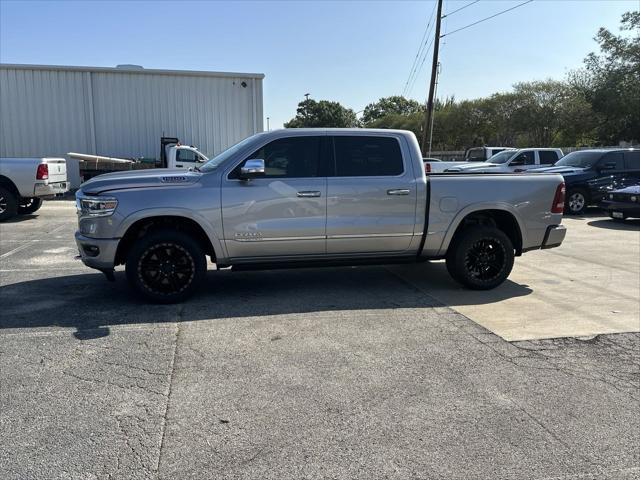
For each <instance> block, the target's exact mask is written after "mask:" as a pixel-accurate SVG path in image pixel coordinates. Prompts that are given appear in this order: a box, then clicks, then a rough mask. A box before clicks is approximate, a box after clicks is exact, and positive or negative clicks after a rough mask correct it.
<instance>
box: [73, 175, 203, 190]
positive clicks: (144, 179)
mask: <svg viewBox="0 0 640 480" xmlns="http://www.w3.org/2000/svg"><path fill="white" fill-rule="evenodd" d="M201 175H202V174H201V173H198V172H189V171H185V170H181V169H166V168H153V169H148V170H136V171H128V172H114V173H105V174H103V175H98V176H97V177H95V178H92V179H91V180H89V181H87V182H85V183H83V184H82V185H80V189H81V190H82V191H83V192H84V193H86V194H89V195H98V194H100V193H104V192H109V191H112V190H124V189H129V188H150V187H167V186H174V185H188V184H191V183H195V182H196V181H197V180H198V179H199V178H200V176H201Z"/></svg>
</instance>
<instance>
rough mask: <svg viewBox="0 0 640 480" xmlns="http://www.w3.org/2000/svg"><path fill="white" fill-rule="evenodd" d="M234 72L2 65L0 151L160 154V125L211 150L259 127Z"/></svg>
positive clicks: (253, 97)
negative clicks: (190, 72) (142, 71)
mask: <svg viewBox="0 0 640 480" xmlns="http://www.w3.org/2000/svg"><path fill="white" fill-rule="evenodd" d="M238 75H239V76H237V77H236V76H230V75H229V74H220V76H215V75H214V74H211V75H206V74H200V75H199V74H197V73H195V72H194V73H193V74H189V73H186V72H184V73H179V72H173V73H161V72H159V73H155V72H154V73H150V72H148V71H147V72H144V73H140V72H136V71H131V70H117V69H113V70H111V69H108V70H107V69H81V68H79V69H78V70H72V69H68V68H66V69H61V68H52V69H50V70H47V69H45V68H42V67H39V68H37V69H29V68H28V67H24V68H13V66H0V156H3V157H4V156H54V155H55V156H61V155H64V154H66V153H67V152H72V151H75V152H85V153H96V154H99V155H107V156H121V157H158V155H159V153H160V152H159V149H160V137H161V136H162V135H163V133H164V134H165V135H166V136H177V137H178V138H180V139H181V140H182V142H183V143H185V144H190V145H195V146H197V147H198V148H199V149H200V150H201V151H202V152H204V153H206V154H209V155H215V154H217V153H219V152H220V151H222V150H224V149H225V148H227V147H229V146H230V145H233V144H234V143H236V142H238V141H240V140H242V139H243V138H245V137H248V136H249V135H252V134H253V133H256V132H258V131H262V128H263V126H262V80H261V79H260V78H255V77H251V76H248V77H242V76H240V75H241V74H238ZM242 82H245V84H246V87H242Z"/></svg>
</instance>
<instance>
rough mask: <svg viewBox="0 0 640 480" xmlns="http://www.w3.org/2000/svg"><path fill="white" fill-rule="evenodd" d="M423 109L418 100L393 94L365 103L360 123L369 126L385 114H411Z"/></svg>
mask: <svg viewBox="0 0 640 480" xmlns="http://www.w3.org/2000/svg"><path fill="white" fill-rule="evenodd" d="M423 111H424V106H423V105H422V104H420V103H419V102H416V101H415V100H411V99H407V98H405V97H402V96H399V95H394V96H391V97H384V98H381V99H380V100H378V101H377V102H375V103H370V104H369V105H367V106H366V107H365V109H364V112H363V113H362V123H364V124H365V125H367V126H369V125H370V124H371V123H372V122H374V121H376V120H379V119H381V118H383V117H386V116H387V115H412V114H414V113H419V112H423Z"/></svg>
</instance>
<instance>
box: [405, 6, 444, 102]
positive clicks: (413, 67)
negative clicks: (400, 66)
mask: <svg viewBox="0 0 640 480" xmlns="http://www.w3.org/2000/svg"><path fill="white" fill-rule="evenodd" d="M435 12H436V9H435V6H434V8H433V11H432V12H431V17H430V18H429V21H428V22H427V26H426V28H425V31H424V35H422V39H421V40H420V46H419V48H418V51H417V52H416V56H415V58H414V59H413V64H412V65H411V69H410V71H409V78H407V81H406V82H405V86H404V89H403V91H402V95H403V96H404V95H405V94H406V93H407V90H408V89H409V88H411V87H410V85H411V83H412V82H415V77H414V75H416V73H417V72H416V69H417V68H418V65H419V63H420V56H421V55H422V52H423V50H424V48H425V45H426V44H427V42H428V41H429V35H430V33H431V30H432V29H433V24H432V23H431V21H432V20H433V16H434V15H435ZM429 27H432V28H431V29H430V28H429ZM427 48H428V47H427Z"/></svg>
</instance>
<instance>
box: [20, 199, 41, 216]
mask: <svg viewBox="0 0 640 480" xmlns="http://www.w3.org/2000/svg"><path fill="white" fill-rule="evenodd" d="M41 206H42V199H41V198H38V197H31V198H21V199H20V204H19V205H18V213H19V214H20V215H29V214H30V213H34V212H37V211H38V210H40V207H41Z"/></svg>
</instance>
